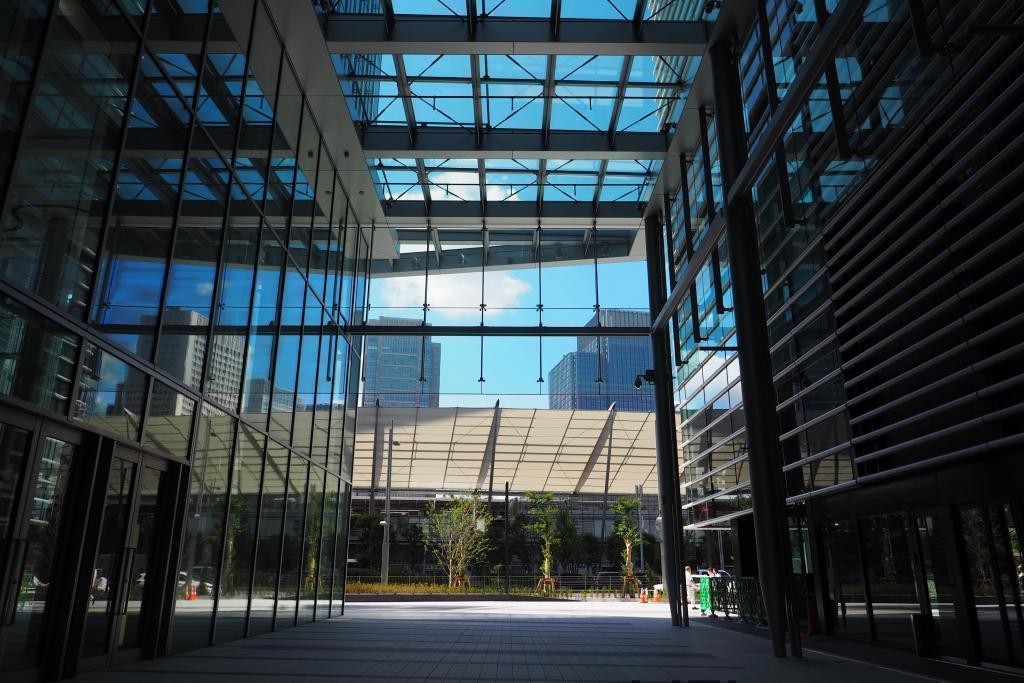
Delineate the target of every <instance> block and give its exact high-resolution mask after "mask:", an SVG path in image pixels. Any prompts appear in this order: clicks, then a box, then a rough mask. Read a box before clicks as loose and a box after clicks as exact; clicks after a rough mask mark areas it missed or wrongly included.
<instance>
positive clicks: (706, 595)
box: [700, 574, 712, 616]
mask: <svg viewBox="0 0 1024 683" xmlns="http://www.w3.org/2000/svg"><path fill="white" fill-rule="evenodd" d="M711 611H712V609H711V577H710V576H708V575H707V574H702V575H701V577H700V614H701V616H704V615H705V614H706V613H707V612H711Z"/></svg>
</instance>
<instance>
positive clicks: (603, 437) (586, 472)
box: [573, 403, 617, 493]
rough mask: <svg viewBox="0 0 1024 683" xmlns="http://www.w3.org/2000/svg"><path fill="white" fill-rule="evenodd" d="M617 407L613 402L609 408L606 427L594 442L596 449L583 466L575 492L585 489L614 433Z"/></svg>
mask: <svg viewBox="0 0 1024 683" xmlns="http://www.w3.org/2000/svg"><path fill="white" fill-rule="evenodd" d="M616 412H617V409H616V407H615V404H614V403H613V404H612V405H611V407H609V408H608V418H607V419H606V420H605V422H604V427H603V428H602V429H601V433H600V434H599V435H598V437H597V441H596V442H595V443H594V450H593V451H592V452H591V453H590V458H589V459H588V460H587V464H586V466H585V467H584V468H583V473H582V474H580V480H579V481H578V482H576V488H575V489H573V493H579V492H580V491H582V490H583V487H584V486H585V485H586V483H587V479H589V478H590V474H591V472H593V471H594V467H595V466H596V465H597V461H598V460H599V459H600V457H601V452H602V451H603V450H604V447H605V445H606V444H607V443H608V439H609V438H610V437H611V435H612V425H613V424H615V413H616ZM607 486H608V482H607V477H606V481H605V487H606V490H605V493H607Z"/></svg>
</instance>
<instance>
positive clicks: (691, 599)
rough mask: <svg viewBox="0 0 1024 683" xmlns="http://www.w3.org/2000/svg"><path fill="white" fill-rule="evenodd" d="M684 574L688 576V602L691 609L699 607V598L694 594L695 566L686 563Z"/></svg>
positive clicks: (686, 585)
mask: <svg viewBox="0 0 1024 683" xmlns="http://www.w3.org/2000/svg"><path fill="white" fill-rule="evenodd" d="M683 574H684V575H685V577H686V578H685V580H686V584H685V587H686V604H687V605H689V606H690V609H697V600H696V599H695V597H694V594H693V568H692V567H690V565H686V566H685V567H684V568H683Z"/></svg>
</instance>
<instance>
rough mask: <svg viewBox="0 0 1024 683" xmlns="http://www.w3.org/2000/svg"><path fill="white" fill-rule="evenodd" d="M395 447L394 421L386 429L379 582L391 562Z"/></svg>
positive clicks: (384, 575)
mask: <svg viewBox="0 0 1024 683" xmlns="http://www.w3.org/2000/svg"><path fill="white" fill-rule="evenodd" d="M394 448H395V423H394V422H393V421H392V423H391V428H390V429H389V430H388V478H387V485H386V488H385V490H384V491H385V493H384V522H383V524H384V542H383V543H382V544H381V548H380V582H381V583H383V584H386V583H387V582H388V566H389V565H390V564H391V455H392V453H393V452H394Z"/></svg>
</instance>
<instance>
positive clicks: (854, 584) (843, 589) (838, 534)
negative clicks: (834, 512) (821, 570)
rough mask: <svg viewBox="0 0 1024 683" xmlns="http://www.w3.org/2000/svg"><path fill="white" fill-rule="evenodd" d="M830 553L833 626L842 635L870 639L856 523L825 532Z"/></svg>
mask: <svg viewBox="0 0 1024 683" xmlns="http://www.w3.org/2000/svg"><path fill="white" fill-rule="evenodd" d="M822 531H823V533H824V535H825V539H826V548H827V552H828V572H829V590H830V595H829V603H830V607H831V609H832V626H833V628H834V629H835V632H836V633H837V634H839V635H843V636H848V637H851V638H858V639H862V640H869V639H870V638H871V624H870V623H869V621H868V614H867V600H866V598H865V595H864V575H863V572H862V571H861V564H860V552H859V551H858V548H857V530H856V525H855V523H854V522H840V523H837V524H834V525H832V526H830V527H824V528H823V529H822Z"/></svg>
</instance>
